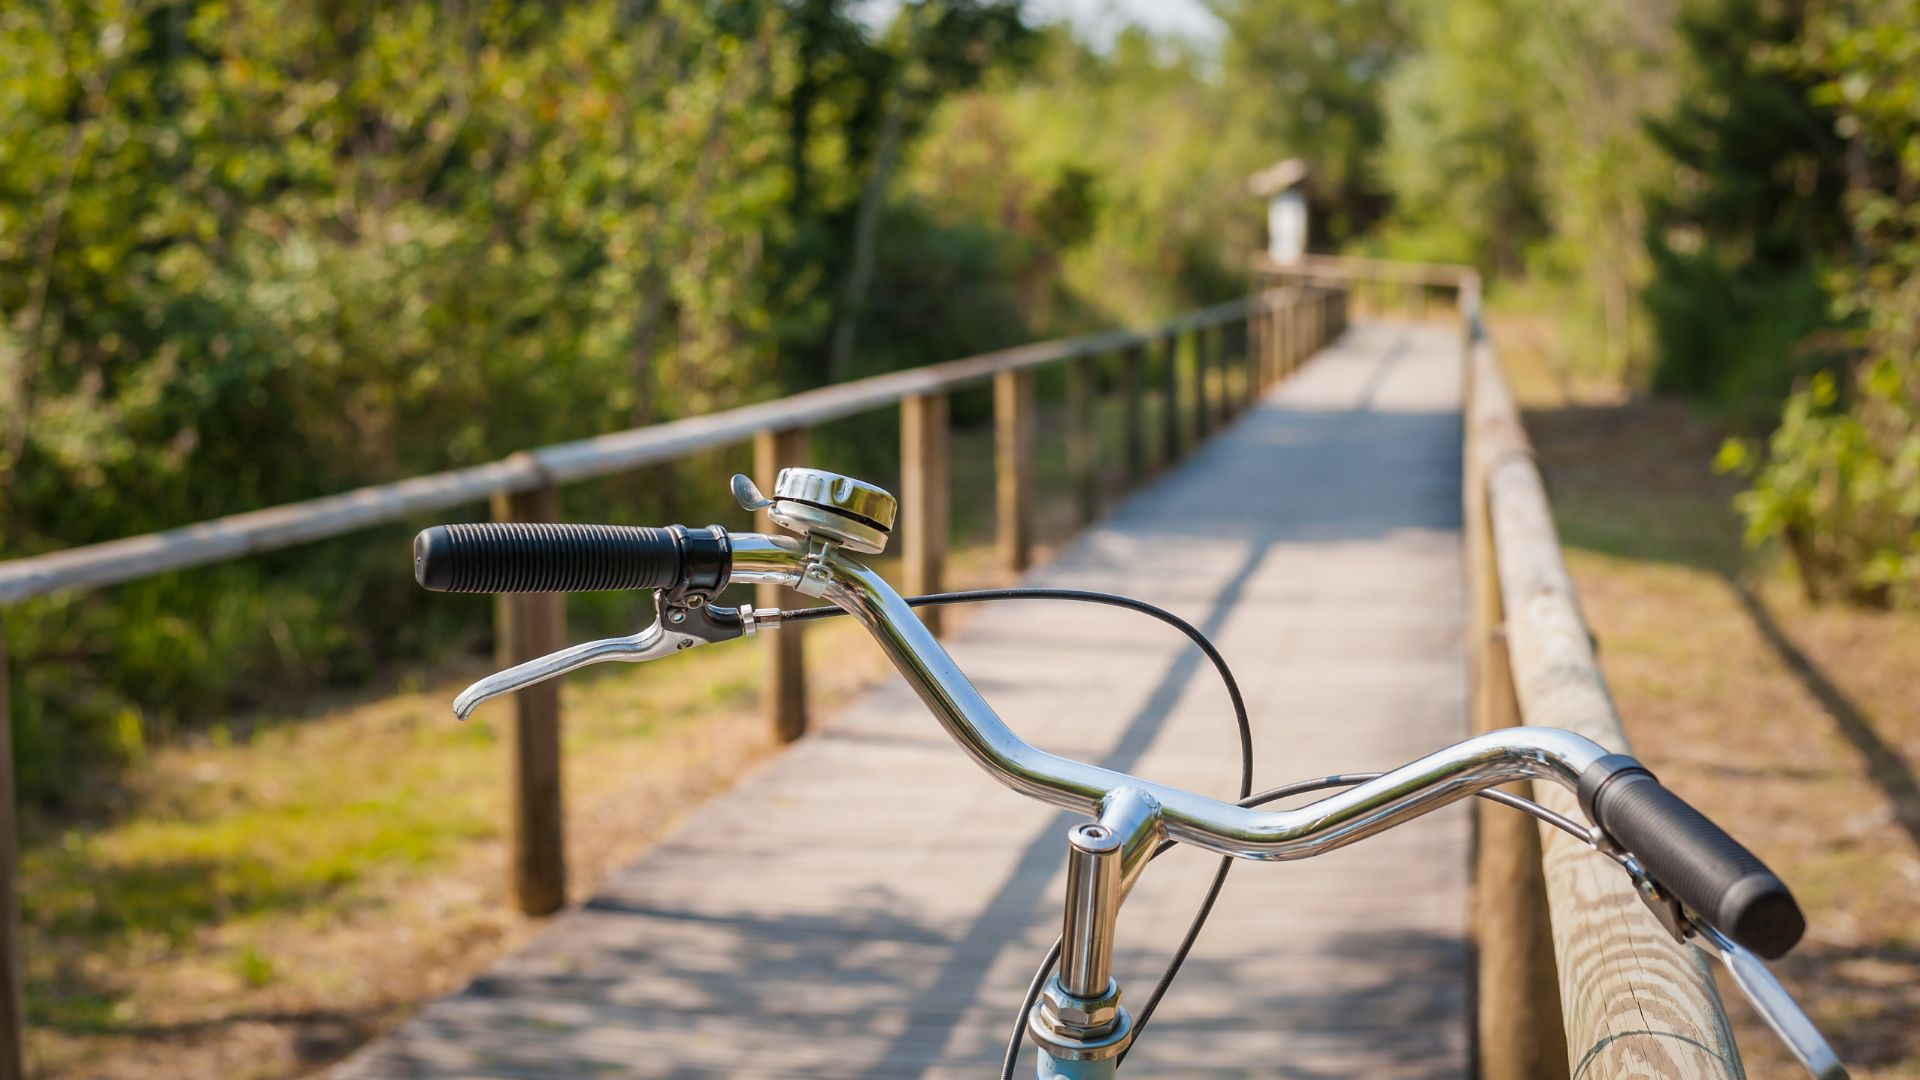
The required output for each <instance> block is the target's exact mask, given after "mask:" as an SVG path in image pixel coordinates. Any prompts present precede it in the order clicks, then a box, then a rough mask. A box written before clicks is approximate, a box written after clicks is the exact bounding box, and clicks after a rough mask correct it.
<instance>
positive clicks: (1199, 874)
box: [341, 327, 1467, 1080]
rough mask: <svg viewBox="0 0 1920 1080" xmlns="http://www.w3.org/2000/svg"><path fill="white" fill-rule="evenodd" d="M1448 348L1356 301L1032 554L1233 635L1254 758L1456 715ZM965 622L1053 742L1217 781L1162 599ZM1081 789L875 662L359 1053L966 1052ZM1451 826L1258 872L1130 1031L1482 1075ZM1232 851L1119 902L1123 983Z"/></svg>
mask: <svg viewBox="0 0 1920 1080" xmlns="http://www.w3.org/2000/svg"><path fill="white" fill-rule="evenodd" d="M1457 356H1458V343H1457V337H1456V335H1454V334H1453V333H1452V332H1451V331H1449V330H1442V329H1439V328H1419V329H1406V328H1397V329H1396V328H1390V327H1361V328H1358V329H1357V330H1356V331H1355V332H1354V333H1352V334H1350V335H1349V336H1348V338H1347V339H1346V340H1345V341H1344V342H1343V343H1342V345H1341V346H1340V347H1337V348H1335V349H1334V350H1331V351H1330V352H1329V353H1328V354H1325V355H1323V356H1322V357H1321V358H1320V359H1319V360H1317V361H1316V362H1315V363H1314V364H1312V365H1310V366H1309V367H1308V368H1307V369H1306V370H1305V371H1303V372H1302V373H1301V374H1300V375H1299V376H1297V377H1296V378H1295V379H1294V380H1293V381H1291V382H1290V383H1289V384H1287V386H1286V387H1285V388H1284V389H1283V390H1282V391H1281V392H1280V393H1278V394H1276V395H1274V396H1273V397H1271V398H1269V399H1268V400H1267V401H1265V402H1263V403H1262V404H1261V405H1260V406H1259V407H1258V408H1256V409H1255V410H1253V411H1251V412H1249V413H1247V414H1246V415H1245V416H1244V417H1243V418H1242V419H1241V420H1240V422H1238V423H1237V424H1236V425H1234V426H1233V427H1232V428H1231V429H1230V430H1229V431H1228V432H1226V433H1225V434H1223V435H1222V436H1221V437H1220V438H1218V439H1216V440H1215V441H1214V442H1212V443H1211V444H1209V445H1207V446H1205V447H1203V448H1201V449H1200V450H1199V452H1197V453H1196V454H1195V455H1194V456H1193V457H1191V458H1189V459H1188V460H1187V461H1186V462H1184V463H1183V464H1181V465H1180V466H1178V467H1177V468H1175V469H1172V470H1170V471H1169V472H1168V473H1166V474H1165V475H1163V476H1162V477H1160V478H1159V479H1158V480H1157V481H1156V482H1155V483H1153V484H1152V485H1150V486H1148V487H1147V488H1146V489H1144V490H1143V491H1141V492H1139V493H1138V494H1136V495H1135V496H1134V497H1133V498H1131V499H1130V500H1128V501H1127V502H1126V503H1124V504H1123V505H1122V506H1121V507H1120V508H1118V510H1117V511H1116V512H1115V513H1114V514H1113V515H1112V516H1111V518H1109V519H1108V520H1107V521H1105V522H1103V523H1102V524H1101V525H1099V526H1098V527H1096V528H1095V529H1093V530H1092V531H1090V532H1089V533H1088V534H1086V535H1085V536H1083V537H1082V538H1081V540H1080V541H1079V542H1077V543H1076V544H1074V545H1073V546H1072V547H1071V548H1070V549H1069V550H1068V551H1066V552H1064V553H1063V554H1062V555H1061V557H1060V558H1059V559H1057V560H1056V561H1055V562H1054V563H1052V564H1051V565H1049V566H1047V567H1045V568H1043V569H1042V570H1040V571H1038V572H1036V574H1034V575H1033V580H1034V581H1035V582H1036V583H1042V584H1047V585H1057V586H1071V587H1081V588H1095V589H1111V590H1115V591H1121V592H1126V593H1128V594H1131V595H1138V596H1141V597H1142V598H1144V599H1147V600H1150V601H1152V602H1155V603H1160V604H1163V605H1165V606H1167V607H1170V608H1172V609H1173V610H1175V611H1177V612H1179V613H1181V614H1182V615H1184V616H1186V617H1188V618H1189V619H1191V620H1192V621H1194V622H1195V623H1196V624H1197V625H1199V626H1200V627H1201V628H1202V629H1203V630H1204V631H1206V632H1207V633H1208V634H1209V635H1210V636H1212V637H1214V638H1215V640H1216V641H1217V642H1219V643H1220V646H1221V648H1222V649H1223V651H1225V652H1226V654H1227V655H1228V658H1229V660H1230V661H1231V662H1233V663H1234V664H1235V667H1236V670H1237V672H1238V673H1239V675H1240V679H1241V683H1242V688H1243V691H1244V692H1245V693H1246V695H1247V698H1248V701H1249V706H1250V709H1251V711H1252V712H1253V714H1254V719H1255V724H1256V729H1255V730H1256V760H1257V763H1258V766H1259V772H1258V774H1257V776H1256V782H1257V783H1258V782H1262V781H1263V780H1264V781H1266V782H1275V781H1278V780H1280V779H1283V778H1297V777H1299V776H1303V775H1320V774H1322V773H1325V772H1331V771H1339V770H1342V769H1349V768H1374V767H1384V766H1389V765H1392V764H1397V763H1399V762H1401V761H1404V760H1406V759H1407V758H1409V757H1411V756H1414V755H1416V754H1418V753H1421V752H1424V751H1425V750H1428V749H1431V748H1432V747H1433V746H1434V745H1437V744H1439V743H1441V742H1445V741H1448V740H1451V739H1453V738H1457V737H1459V736H1460V735H1461V734H1463V733H1464V732H1463V729H1464V710H1463V698H1464V675H1463V665H1462V663H1461V660H1460V654H1459V618H1460V596H1459V549H1458V539H1457V531H1458V522H1459V489H1458V472H1459V456H1458V454H1459V441H1458V440H1459V417H1458V413H1457V411H1456V401H1455V397H1454V394H1455V392H1456V390H1457V386H1458V366H1457ZM950 647H951V649H952V650H953V652H954V654H955V656H956V659H957V660H958V661H959V663H960V664H961V666H962V667H963V669H964V670H966V671H967V672H968V673H969V674H970V675H971V676H972V677H973V678H974V680H975V682H976V684H977V685H978V686H979V687H980V688H981V690H982V692H983V693H985V694H986V695H987V696H988V698H989V699H990V700H992V701H993V703H994V705H995V707H996V708H997V709H998V710H1000V712H1001V714H1002V715H1003V716H1005V717H1006V718H1007V720H1008V722H1009V724H1011V725H1012V726H1013V727H1014V728H1015V730H1017V731H1020V732H1022V733H1023V734H1024V735H1025V736H1026V737H1028V738H1030V739H1032V740H1033V741H1034V742H1035V743H1037V744H1040V745H1043V746H1046V747H1048V748H1049V749H1053V750H1055V751H1057V752H1061V753H1067V754H1071V755H1073V756H1077V757H1082V758H1086V759H1090V760H1098V761H1102V762H1103V763H1105V764H1107V765H1109V766H1111V767H1113V768H1117V769H1121V770H1128V771H1139V772H1141V773H1143V774H1145V775H1150V776H1153V777H1154V778H1155V779H1157V780H1162V781H1164V782H1167V783H1172V784H1177V785H1180V786H1184V787H1189V788H1194V789H1197V790H1209V791H1213V792H1216V793H1217V794H1220V795H1223V796H1224V795H1229V794H1230V793H1231V786H1230V785H1231V778H1232V777H1233V776H1234V774H1235V771H1236V770H1235V768H1234V764H1235V763H1236V762H1237V761H1238V754H1237V752H1236V750H1235V740H1234V739H1233V737H1232V730H1233V725H1232V724H1231V722H1230V719H1227V718H1225V716H1224V713H1225V698H1224V694H1222V693H1221V691H1220V690H1219V687H1218V686H1217V685H1216V683H1215V681H1214V680H1213V679H1212V677H1211V675H1210V673H1209V672H1210V669H1209V668H1208V667H1207V665H1206V664H1205V661H1204V659H1203V658H1202V657H1201V655H1200V654H1199V653H1198V652H1197V651H1195V650H1193V649H1191V648H1190V647H1186V646H1185V645H1184V643H1183V642H1182V641H1181V640H1180V639H1178V638H1177V636H1174V635H1170V634H1167V633H1166V632H1165V630H1164V628H1162V627H1159V626H1157V625H1156V624H1154V623H1152V622H1151V621H1149V620H1144V619H1134V618H1131V617H1128V616H1124V615H1114V614H1113V613H1111V612H1107V611H1103V610H1097V609H1088V608H1085V607H1084V606H1081V605H1054V604H1018V605H1001V606H999V607H997V608H995V609H993V610H990V611H986V612H982V613H981V615H980V617H979V618H977V619H976V620H975V621H974V622H972V623H970V624H969V626H968V628H967V629H966V631H965V632H964V633H962V634H960V635H958V636H957V637H956V638H955V639H954V640H953V641H951V642H950ZM1196 676H1198V677H1196ZM1070 820H1071V818H1070V816H1069V815H1065V814H1060V813H1055V812H1052V811H1049V810H1047V809H1046V808H1044V807H1039V806H1037V805H1035V804H1032V803H1030V802H1027V801H1025V800H1022V799H1020V798H1018V797H1017V796H1015V795H1012V794H1010V793H1008V792H1007V791H1006V790H1005V789H1003V788H1001V787H999V786H998V785H997V784H995V783H994V782H993V781H991V780H990V779H988V778H987V777H985V776H984V775H982V774H981V773H980V771H979V770H978V768H977V767H976V766H974V765H973V764H972V763H971V762H969V761H967V760H966V759H965V758H964V756H963V755H962V754H960V753H958V752H957V751H956V750H955V749H954V747H953V746H952V744H951V742H950V741H949V740H948V738H947V737H946V736H945V734H944V733H942V732H941V731H939V730H937V729H936V727H935V725H933V724H932V723H931V722H930V721H928V720H927V718H926V716H925V713H924V710H923V709H922V707H921V706H920V705H919V703H918V702H917V701H916V700H915V699H914V698H913V697H912V695H911V693H910V692H909V691H907V690H906V689H905V687H904V686H902V685H899V684H888V685H886V686H883V687H880V688H877V689H876V690H875V691H873V692H872V693H870V694H869V695H868V696H867V697H866V698H865V699H863V701H862V702H861V703H859V704H858V705H856V706H855V707H854V708H852V709H851V710H849V712H848V714H847V715H845V716H842V717H839V718H837V719H836V720H835V721H834V722H833V723H832V724H830V725H829V726H828V727H827V728H826V729H825V730H824V731H822V732H821V733H820V734H819V735H818V736H816V737H810V738H808V739H807V740H804V741H803V742H801V743H800V744H797V745H796V746H795V747H794V748H793V749H792V750H791V751H790V752H789V753H788V754H787V755H785V756H784V757H783V758H782V759H781V760H779V761H778V762H776V763H775V764H774V765H773V766H772V767H771V768H769V769H767V770H766V771H764V772H763V773H762V774H760V775H759V776H758V777H756V778H754V779H752V780H750V781H749V782H748V783H747V784H745V785H743V786H742V787H741V788H740V789H738V790H736V791H735V792H733V793H730V794H729V795H727V796H725V797H723V798H721V799H717V800H715V801H714V802H713V803H710V804H709V805H708V806H706V807H704V808H702V809H701V810H700V811H698V812H697V813H696V814H695V815H693V817H692V818H691V819H690V820H689V822H688V823H687V824H686V826H685V827H684V828H683V829H682V830H681V832H680V833H679V834H677V835H676V836H675V837H674V838H673V839H671V840H669V841H668V842H666V843H665V844H663V845H661V846H660V847H659V848H657V849H655V851H654V852H652V853H651V854H650V855H648V856H647V857H646V858H645V859H643V860H641V862H639V863H638V864H636V865H635V866H634V867H632V868H631V869H629V870H628V871H625V872H623V873H622V874H620V875H618V876H617V877H616V879H615V880H614V881H613V882H612V883H610V885H609V886H608V887H607V888H606V889H605V890H603V891H602V893H601V894H600V895H599V896H598V897H597V898H596V899H595V900H594V901H592V902H591V903H589V904H588V905H587V906H586V907H585V908H584V909H582V910H580V911H578V912H575V913H571V914H569V915H567V916H565V917H563V918H562V919H561V920H560V921H559V922H558V924H557V925H556V926H555V927H554V928H553V930H552V931H550V932H549V933H548V934H547V935H546V936H544V937H543V938H542V939H541V940H540V941H539V942H538V943H536V945H535V947H534V948H532V949H530V950H528V951H527V952H525V953H522V954H520V955H517V956H515V957H511V958H509V959H508V960H507V961H506V962H504V963H503V964H501V965H500V966H499V967H498V968H497V969H496V970H495V971H493V972H491V973H489V974H488V975H486V976H484V977H482V978H481V979H479V980H477V981H476V982H475V983H473V984H472V985H471V986H470V987H469V988H468V989H467V990H466V991H464V992H462V993H460V994H457V995H454V996H452V997H450V998H447V999H443V1000H442V1001H439V1002H436V1003H434V1004H433V1005H431V1006H429V1007H428V1008H427V1009H425V1010H424V1011H423V1012H422V1014H421V1015H420V1016H419V1017H417V1018H416V1019H415V1020H414V1021H413V1022H411V1023H410V1024H409V1025H407V1027H406V1028H404V1029H402V1031H401V1032H399V1033H398V1034H397V1035H396V1036H395V1037H394V1038H391V1039H389V1040H387V1041H385V1042H384V1043H382V1044H379V1045H377V1046H375V1047H373V1048H371V1049H370V1050H369V1052H367V1053H364V1054H362V1055H361V1056H360V1057H359V1058H357V1059H355V1060H354V1061H353V1062H350V1063H349V1064H348V1065H347V1066H345V1067H343V1069H342V1070H341V1075H342V1076H343V1077H372V1076H381V1077H389V1076H441V1075H488V1076H578V1075H623V1076H626V1075H634V1076H698V1075H749V1074H750V1075H756V1076H767V1075H813V1076H823V1075H829V1076H854V1075H858V1076H866V1077H900V1076H929V1077H933V1076H938V1077H944V1076H968V1077H972V1076H977V1075H980V1074H981V1073H982V1071H983V1069H985V1068H988V1067H990V1064H991V1063H992V1062H995V1061H997V1060H998V1058H999V1055H1000V1052H1001V1048H1002V1047H1003V1046H1004V1044H1005V1039H1006V1035H1007V1033H1008V1030H1009V1028H1010V1024H1011V1020H1012V1016H1011V1012H1012V1010H1013V1008H1014V1006H1015V1005H1016V1004H1017V1003H1018V1000H1019V994H1020V989H1021V988H1022V987H1024V985H1025V984H1026V981H1027V979H1028V978H1029V976H1030V975H1031V972H1032V967H1033V964H1034V963H1035V962H1036V961H1037V959H1038V957H1039V956H1040V954H1041V952H1042V951H1043V950H1044V948H1045V946H1046V944H1047V943H1048V942H1050V941H1051V940H1052V938H1053V936H1054V935H1055V934H1056V933H1057V928H1058V918H1059V915H1058V908H1057V905H1058V893H1059V889H1058V878H1059V869H1060V865H1061V860H1062V855H1061V847H1060V844H1061V837H1062V835H1063V834H1064V832H1065V829H1066V827H1067V825H1068V823H1069V821H1070ZM1465 852H1466V829H1465V819H1464V817H1459V816H1448V815H1445V814H1443V815H1439V816H1437V818H1436V819H1434V820H1433V821H1432V822H1431V823H1422V824H1421V825H1419V826H1415V827H1413V828H1410V829H1406V830H1398V831H1396V832H1395V833H1394V834H1391V835H1389V836H1385V837H1381V838H1378V839H1376V840H1374V841H1370V842H1369V843H1368V844H1366V845H1361V846H1359V847H1356V848H1353V849H1349V850H1347V851H1343V852H1340V853H1338V854H1336V855H1334V856H1330V857H1328V858H1325V859H1319V860H1314V861H1313V862H1312V863H1311V864H1306V863H1296V864H1286V865H1285V866H1278V867H1276V866H1242V867H1239V868H1237V869H1236V872H1235V874H1234V876H1233V879H1232V880H1231V881H1230V883H1229V886H1228V889H1227V893H1226V895H1225V896H1224V897H1223V899H1222V902H1221V905H1220V908H1219V909H1218V911H1217V913H1216V915H1215V918H1214V920H1213V922H1212V923H1210V925H1209V928H1208V931H1207V934H1206V935H1205V936H1203V938H1202V939H1201V945H1200V948H1199V949H1198V950H1197V952H1196V953H1195V955H1194V957H1193V958H1192V959H1191V960H1189V962H1188V966H1187V969H1186V970H1185V971H1184V972H1183V974H1182V977H1181V981H1180V983H1179V985H1178V987H1177V988H1176V989H1175V991H1174V992H1173V994H1172V995H1170V996H1169V998H1168V999H1167V1003H1166V1007H1165V1008H1164V1009H1163V1010H1162V1012H1161V1013H1160V1015H1159V1016H1157V1017H1156V1019H1155V1021H1154V1024H1153V1026H1152V1028H1151V1029H1150V1031H1149V1033H1148V1034H1147V1035H1146V1037H1145V1038H1143V1040H1142V1043H1141V1047H1140V1051H1139V1053H1138V1055H1137V1056H1136V1057H1135V1058H1134V1059H1133V1060H1134V1061H1135V1062H1137V1063H1138V1067H1139V1068H1140V1069H1141V1070H1142V1071H1144V1072H1147V1073H1160V1074H1180V1075H1192V1074H1194V1073H1195V1072H1197V1071H1198V1072H1205V1073H1206V1074H1208V1075H1218V1076H1237V1075H1262V1076H1275V1075H1279V1076H1289V1077H1320V1076H1328V1077H1331V1076H1355V1075H1366V1076H1370V1077H1387V1078H1394V1077H1418V1078H1422V1080H1426V1078H1434V1080H1439V1078H1441V1077H1455V1076H1460V1075H1462V1074H1463V1070H1464V1067H1465V1042H1466V1012H1465V982H1464V979H1465V975H1464V971H1465V965H1466V962H1467V956H1466V946H1465V942H1464V933H1463V931H1464V916H1465V890H1464V886H1465ZM1212 863H1213V859H1212V857H1211V856H1208V855H1206V854H1205V853H1201V852H1189V851H1177V852H1175V853H1173V854H1171V855H1169V856H1168V857H1167V858H1166V859H1165V860H1163V861H1162V864H1160V865H1157V866H1156V871H1155V873H1154V874H1153V875H1149V880H1148V881H1147V882H1145V883H1143V885H1142V887H1141V888H1140V889H1138V890H1136V894H1135V896H1134V897H1133V898H1132V899H1131V900H1130V902H1129V905H1128V909H1127V912H1126V914H1125V916H1124V917H1123V925H1122V933H1123V948H1122V953H1123V954H1124V955H1123V956H1122V957H1121V958H1120V961H1119V962H1120V967H1121V971H1120V975H1121V978H1122V979H1123V981H1124V982H1125V984H1126V985H1127V986H1128V988H1129V990H1130V994H1131V1000H1133V1001H1134V1002H1135V1003H1136V1004H1137V1003H1138V1002H1139V1001H1141V1000H1143V999H1144V996H1145V994H1146V992H1147V990H1148V989H1149V988H1150V986H1151V985H1152V980H1153V978H1155V977H1157V975H1158V972H1159V970H1160V968H1161V966H1162V965H1163V964H1164V960H1165V957H1166V955H1167V952H1168V950H1169V949H1170V948H1171V945H1172V944H1173V942H1174V941H1175V940H1176V939H1177V937H1178V934H1179V931H1180V930H1181V929H1183V928H1184V925H1185V922H1186V918H1187V916H1188V915H1189V914H1190V912H1191V910H1192V905H1193V903H1194V900H1195V899H1196V897H1197V894H1198V891H1199V890H1200V889H1201V888H1202V887H1204V883H1205V878H1206V871H1207V868H1209V867H1210V866H1211V865H1212ZM1025 1074H1026V1075H1030V1074H1031V1068H1030V1067H1027V1068H1026V1069H1025Z"/></svg>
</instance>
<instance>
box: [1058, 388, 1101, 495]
mask: <svg viewBox="0 0 1920 1080" xmlns="http://www.w3.org/2000/svg"><path fill="white" fill-rule="evenodd" d="M1095 374H1096V369H1095V367H1094V362H1093V361H1091V360H1074V361H1070V362H1069V363H1068V364H1067V403H1066V408H1067V423H1066V427H1067V433H1066V436H1067V437H1066V441H1067V477H1068V481H1067V482H1068V483H1069V484H1071V485H1072V486H1073V494H1072V496H1071V497H1072V498H1073V500H1074V507H1075V511H1076V515H1077V519H1078V521H1079V522H1081V523H1083V524H1084V523H1085V522H1089V521H1092V520H1093V519H1094V517H1095V516H1096V515H1097V514H1098V513H1099V510H1100V472H1099V469H1098V467H1097V465H1096V463H1095V455H1094V452H1093V442H1094V426H1093V414H1094V400H1095V393H1094V391H1095V386H1094V376H1095Z"/></svg>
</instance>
